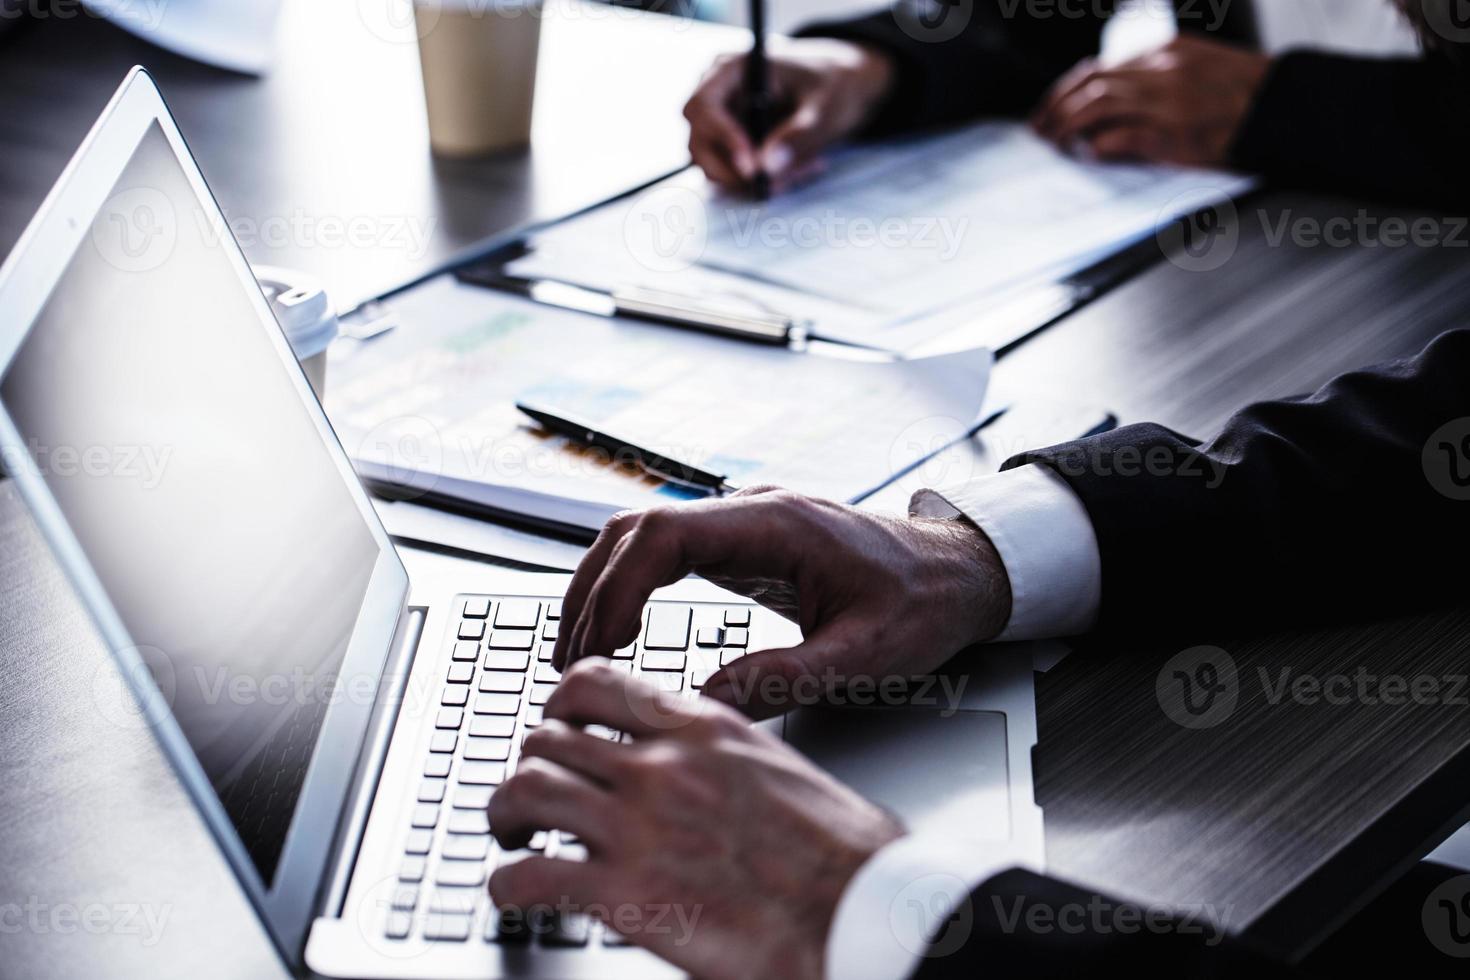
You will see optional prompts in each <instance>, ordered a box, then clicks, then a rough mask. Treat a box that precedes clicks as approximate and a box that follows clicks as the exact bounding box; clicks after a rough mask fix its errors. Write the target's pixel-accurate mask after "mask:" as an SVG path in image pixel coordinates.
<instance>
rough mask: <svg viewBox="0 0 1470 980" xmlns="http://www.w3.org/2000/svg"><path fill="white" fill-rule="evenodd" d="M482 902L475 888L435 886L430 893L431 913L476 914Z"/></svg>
mask: <svg viewBox="0 0 1470 980" xmlns="http://www.w3.org/2000/svg"><path fill="white" fill-rule="evenodd" d="M479 903H480V893H479V892H477V891H476V890H475V889H474V888H461V887H459V886H456V885H450V886H446V887H443V888H435V889H434V890H433V891H431V892H430V893H429V902H428V906H429V914H430V915H474V914H475V906H476V905H478V904H479Z"/></svg>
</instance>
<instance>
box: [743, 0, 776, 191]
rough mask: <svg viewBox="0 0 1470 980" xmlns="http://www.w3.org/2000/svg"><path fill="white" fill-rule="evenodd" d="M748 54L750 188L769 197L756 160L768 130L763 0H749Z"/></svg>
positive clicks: (768, 85)
mask: <svg viewBox="0 0 1470 980" xmlns="http://www.w3.org/2000/svg"><path fill="white" fill-rule="evenodd" d="M750 35H751V38H750V55H749V56H748V57H747V58H746V59H745V131H746V132H747V133H749V134H750V145H751V146H752V147H754V149H755V153H756V172H755V180H754V182H753V183H752V185H751V190H752V191H753V192H754V194H755V196H756V197H757V198H759V199H760V200H762V201H763V200H765V199H766V198H768V197H770V196H771V176H770V174H768V173H766V170H765V167H763V166H761V163H760V151H761V145H762V144H764V143H765V141H766V137H767V136H768V135H769V134H770V132H771V77H770V75H771V72H770V64H769V63H768V62H767V60H766V0H750Z"/></svg>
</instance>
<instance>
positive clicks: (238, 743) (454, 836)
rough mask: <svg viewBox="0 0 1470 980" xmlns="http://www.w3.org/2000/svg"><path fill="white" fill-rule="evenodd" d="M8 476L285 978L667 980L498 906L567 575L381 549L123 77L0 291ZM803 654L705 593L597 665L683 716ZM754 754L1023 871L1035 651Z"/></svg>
mask: <svg viewBox="0 0 1470 980" xmlns="http://www.w3.org/2000/svg"><path fill="white" fill-rule="evenodd" d="M0 448H3V449H4V451H5V458H6V459H7V461H9V462H10V464H11V468H12V469H13V474H12V475H13V476H14V477H15V479H16V480H17V482H18V484H19V486H20V489H21V491H22V493H23V495H24V497H25V499H26V501H27V503H28V504H29V506H30V507H31V509H32V511H33V512H34V514H35V516H36V519H37V521H38V523H39V525H40V526H41V528H42V529H43V531H44V533H45V534H46V536H47V538H48V540H49V542H50V544H51V546H52V547H53V549H54V550H55V552H56V554H57V556H58V558H59V560H60V562H61V563H62V565H63V566H64V567H65V568H66V570H67V572H68V573H69V575H70V576H71V578H72V580H73V582H74V584H75V586H76V588H77V590H78V592H79V594H80V595H81V597H82V598H83V600H84V601H85V603H86V605H87V607H88V608H89V610H90V611H91V613H92V615H93V617H94V619H95V621H96V624H97V626H98V628H99V631H100V633H101V635H102V637H103V639H104V640H105V641H106V643H107V644H108V646H109V647H110V649H111V650H112V652H113V654H114V656H115V659H116V662H117V665H118V667H119V668H120V670H121V675H122V677H123V678H124V679H125V680H126V682H127V685H128V689H129V690H130V692H131V700H130V701H129V706H130V707H131V709H132V710H134V711H136V712H138V713H140V714H141V715H142V717H143V718H144V720H145V721H146V722H147V723H148V724H149V725H150V726H151V728H152V730H153V731H154V732H155V733H156V735H157V738H158V740H159V742H160V743H161V745H162V747H163V749H164V750H165V752H166V754H167V756H168V758H169V759H170V761H171V762H172V764H173V765H174V767H175V768H176V770H177V772H178V774H179V777H180V779H181V781H182V782H183V784H184V785H185V787H186V788H187V790H188V792H189V794H190V797H191V799H192V800H193V802H194V804H195V805H196V806H197V807H198V808H199V811H200V813H201V814H202V816H203V818H204V820H205V822H206V824H207V825H208V827H209V829H210V831H211V833H212V835H213V837H214V838H215V840H216V841H217V843H218V845H219V849H220V852H221V854H222V856H223V857H224V859H225V860H226V861H228V862H229V864H230V866H231V868H232V869H233V871H234V873H235V875H236V877H237V878H238V880H239V882H240V886H241V888H242V889H243V890H244V891H245V893H246V894H247V896H248V897H249V899H250V901H251V903H252V904H253V906H254V908H255V910H256V911H257V912H258V914H259V915H260V918H261V920H262V922H263V923H264V925H265V927H266V931H267V933H268V934H269V936H270V937H271V939H272V941H273V942H274V944H275V946H276V949H277V951H278V953H279V955H280V957H281V959H282V961H283V962H284V963H285V964H286V966H287V967H288V968H289V969H290V970H291V971H293V972H297V973H302V972H308V971H309V972H314V973H317V974H321V975H327V976H340V977H500V976H556V977H583V976H586V977H592V976H628V977H650V976H659V975H664V974H671V973H673V972H674V971H673V970H672V969H671V968H669V967H668V966H667V965H665V964H663V963H661V962H660V961H658V960H656V959H654V958H653V957H652V956H651V955H649V954H647V953H646V952H644V951H642V950H641V949H639V948H638V947H637V945H636V942H630V941H629V939H628V937H624V936H621V935H618V934H617V933H615V932H613V931H611V930H609V929H608V928H606V927H605V926H604V925H603V924H602V923H599V922H597V921H594V920H592V919H590V918H588V917H587V916H585V915H581V914H579V913H577V911H576V910H574V909H573V910H562V911H561V912H558V913H556V914H546V915H537V916H532V917H530V918H520V919H517V921H516V922H515V923H511V922H509V921H503V920H502V917H501V916H500V915H499V914H498V913H497V911H496V910H495V909H493V908H492V907H491V905H490V902H489V899H488V896H487V894H486V888H485V883H486V879H487V876H488V874H489V872H490V871H491V870H493V869H494V867H495V866H496V865H497V864H498V863H500V862H504V861H510V860H517V859H519V858H520V857H521V856H523V854H521V853H511V854H505V853H501V852H500V851H499V850H498V849H497V846H496V844H495V842H494V840H493V839H492V837H491V836H490V834H489V827H488V826H487V823H486V815H485V807H486V804H487V802H488V801H489V799H490V796H491V795H492V794H493V793H494V792H495V788H496V787H497V786H498V785H499V784H500V783H501V782H502V781H503V780H504V779H505V778H506V774H507V773H508V772H510V771H513V770H514V767H515V764H516V758H517V752H518V747H519V745H520V741H521V738H522V737H523V736H524V734H525V733H526V732H527V731H528V730H530V729H532V728H534V727H535V726H536V725H538V724H539V723H540V720H541V713H542V709H543V705H544V704H545V703H546V700H547V698H548V697H550V695H551V693H552V692H553V691H554V690H555V689H556V683H557V680H558V676H557V673H556V671H555V670H554V669H553V668H552V666H551V664H550V662H549V658H550V650H551V644H552V641H553V640H554V639H555V637H556V633H557V630H558V628H559V625H560V622H561V619H560V617H561V605H560V599H559V596H560V595H561V593H562V590H563V589H564V587H565V585H566V581H567V579H566V576H564V575H537V574H528V573H521V572H512V571H507V570H504V569H500V568H496V567H492V566H488V565H483V564H479V563H475V562H468V561H462V560H454V559H448V558H445V557H443V556H439V555H426V554H423V553H415V552H408V551H405V552H404V553H403V554H400V553H399V552H398V551H397V550H396V549H395V548H394V545H393V543H392V542H391V541H390V540H389V538H388V536H387V535H386V534H385V533H384V531H383V529H382V527H381V525H380V524H379V522H378V520H377V518H376V516H375V514H374V511H373V508H372V506H371V504H370V503H369V501H368V499H367V497H366V495H365V494H364V492H363V490H362V488H361V486H360V485H359V483H358V481H357V479H356V478H355V477H354V475H353V472H352V470H351V468H350V467H349V464H348V460H347V457H346V456H345V455H344V453H343V452H342V449H341V447H340V446H339V445H338V444H337V441H336V439H335V438H334V436H333V433H332V429H331V426H330V425H329V423H328V421H327V418H326V416H325V415H324V414H323V412H322V410H321V408H320V406H319V404H318V403H317V400H316V398H315V397H314V396H313V394H312V391H311V388H310V387H309V385H308V383H307V381H306V378H305V376H304V375H303V374H302V372H301V370H300V369H299V367H298V366H297V364H296V362H295V360H294V359H293V357H292V355H291V351H290V348H289V347H288V345H287V343H286V341H285V339H284V337H283V335H282V333H281V331H280V329H279V328H278V326H277V325H276V323H275V321H274V320H273V319H272V316H271V312H270V309H269V307H268V305H267V303H266V301H265V299H264V298H263V296H262V294H261V292H260V289H259V288H258V287H257V285H256V283H255V281H254V279H253V278H252V277H251V273H250V270H249V268H248V267H247V265H246V262H245V259H244V257H243V256H242V255H241V253H240V250H239V248H238V246H237V245H236V243H235V241H234V239H233V238H232V237H231V235H230V233H229V230H228V227H227V225H226V224H225V221H224V218H223V216H222V215H221V213H220V211H219V208H218V206H217V205H216V203H215V201H214V199H213V198H212V197H211V196H210V193H209V189H208V188H207V187H206V185H205V183H204V179H203V177H202V176H201V175H200V173H199V170H198V168H197V167H196V166H195V164H194V162H193V160H192V159H191V157H190V155H189V153H188V149H187V147H186V146H185V144H184V141H183V139H182V137H181V136H180V135H179V132H178V130H177V128H176V127H175V125H174V123H173V121H172V120H171V119H170V117H169V115H168V112H167V109H166V108H165V106H164V104H163V101H162V99H161V98H160V96H159V94H158V91H157V90H156V89H155V87H154V85H153V83H152V81H151V80H150V78H149V77H148V75H147V74H146V73H145V72H143V71H142V70H141V69H135V70H134V71H133V72H132V73H131V74H130V75H129V76H128V78H127V79H126V81H125V82H124V84H123V86H122V87H121V89H119V91H118V93H117V95H116V96H115V97H114V98H113V100H112V102H111V103H110V104H109V105H108V107H107V109H106V111H105V112H104V113H103V115H102V118H101V119H100V120H99V122H98V123H97V125H96V126H95V127H94V128H93V130H92V132H91V133H90V134H89V135H88V137H87V139H86V141H85V143H84V144H83V145H82V147H81V149H80V150H78V152H77V154H76V156H75V157H74V158H73V160H72V161H71V163H70V165H69V166H68V167H67V169H66V171H65V173H64V174H63V175H62V177H61V179H60V180H59V181H58V183H57V185H56V187H55V188H54V189H53V190H52V192H51V194H50V196H49V197H48V198H47V200H46V202H45V204H44V205H43V207H42V209H41V212H40V213H39V214H38V215H37V217H36V218H35V220H34V221H33V222H32V223H31V225H30V227H29V228H28V229H27V231H26V233H25V235H24V237H23V238H22V239H21V241H20V244H18V245H17V246H16V248H15V250H14V252H13V253H12V254H11V256H10V257H9V259H8V260H7V262H6V263H5V265H4V267H3V269H0ZM797 637H798V634H797V632H796V630H795V628H794V627H793V626H792V625H791V624H790V623H788V622H786V621H785V620H783V619H781V618H779V617H777V616H775V615H773V614H771V613H769V612H768V611H766V610H764V609H762V608H760V607H757V606H753V605H751V604H750V603H748V602H746V601H744V600H743V599H741V598H739V597H737V596H734V595H731V594H729V593H726V592H722V591H720V590H718V589H716V588H714V587H713V586H711V585H709V584H707V583H704V582H699V581H692V580H691V581H686V582H682V583H679V584H678V585H675V586H673V587H671V588H669V589H666V590H663V591H661V592H660V593H659V594H658V595H657V596H656V597H655V601H654V602H652V603H650V605H649V607H648V609H647V610H646V612H645V627H644V630H643V632H642V634H641V635H640V637H639V639H638V641H637V642H636V643H634V644H633V645H631V646H630V647H629V648H627V649H625V650H621V651H618V655H617V657H616V658H615V659H614V661H613V662H614V663H616V664H619V665H621V666H622V668H623V669H624V670H627V671H628V672H630V673H638V674H641V675H642V676H644V677H646V678H647V679H648V680H650V681H651V682H652V683H656V684H658V685H660V686H662V687H663V688H664V689H666V690H669V691H676V692H680V693H681V694H683V695H686V696H690V697H693V696H697V695H698V691H699V688H700V687H701V686H702V685H703V683H704V682H705V680H706V679H707V678H708V676H709V675H710V674H711V673H712V672H713V671H715V670H717V669H718V668H719V667H720V666H721V665H723V664H727V663H729V662H730V661H731V660H733V659H735V658H738V657H742V656H747V655H749V653H750V652H752V651H754V650H757V649H759V648H760V647H767V646H784V645H787V644H790V643H791V642H793V641H794V640H796V639H797ZM773 724H775V725H777V726H779V727H781V728H782V729H783V731H784V732H785V735H786V737H787V738H789V739H791V740H792V741H793V742H795V743H796V744H798V745H800V746H802V747H803V748H805V749H806V750H807V751H808V752H809V753H810V754H812V755H813V756H814V757H815V758H816V759H817V761H818V762H819V763H820V764H822V765H824V766H826V767H827V768H829V769H830V770H831V771H833V772H835V773H836V774H838V775H839V776H840V777H842V778H843V779H845V780H847V781H849V782H851V783H852V784H854V785H855V786H856V787H857V788H858V789H859V790H861V791H862V792H864V793H866V794H867V795H869V796H870V797H871V798H873V799H875V800H877V801H878V802H880V803H883V804H884V805H887V806H889V807H891V808H892V809H894V810H896V811H897V812H898V813H900V814H901V815H902V816H903V817H904V819H905V820H906V821H907V822H908V823H909V825H910V826H913V827H916V828H929V829H935V830H942V831H944V832H946V833H951V834H958V835H967V836H971V837H976V838H983V839H987V840H989V841H991V842H992V843H999V844H1000V845H1001V846H1009V847H1011V848H1013V849H1014V851H1015V853H1016V855H1017V859H1018V861H1025V862H1027V863H1030V864H1033V865H1036V864H1040V861H1041V813H1040V811H1039V810H1038V809H1037V808H1036V806H1035V805H1034V802H1033V797H1032V789H1031V762H1030V751H1031V747H1032V746H1033V744H1034V743H1035V736H1036V733H1035V719H1034V708H1033V691H1032V675H1031V665H1030V658H1029V655H1028V653H1027V652H1026V651H1025V650H1024V649H1022V650H1010V651H1007V650H1004V649H995V650H990V651H986V653H985V654H984V655H983V657H979V656H977V657H976V665H975V666H974V667H973V669H970V670H968V671H963V670H962V671H956V672H952V673H950V674H949V675H946V677H944V678H942V679H941V680H940V681H936V682H934V683H933V684H930V685H928V687H927V688H926V687H924V686H923V685H919V686H916V687H914V688H912V689H910V691H909V693H908V695H907V697H906V698H905V700H904V701H902V702H901V703H897V704H887V705H885V706H882V707H878V706H848V707H846V708H841V709H837V708H831V707H828V708H822V709H815V708H812V709H802V710H801V711H799V712H797V713H795V714H793V715H789V716H787V717H786V718H785V719H784V720H778V721H776V722H774V723H773ZM605 734H606V735H607V736H608V737H613V738H616V737H618V734H617V733H615V732H609V733H605ZM532 848H533V849H535V850H539V851H540V852H542V853H545V854H548V855H551V856H560V857H564V858H569V859H573V860H589V859H590V860H596V859H597V856H596V855H595V854H593V855H590V856H589V855H588V854H587V853H586V851H585V848H584V846H583V845H582V843H581V842H579V841H577V840H576V839H574V838H571V837H569V836H568V835H565V834H561V833H558V832H557V831H556V830H555V829H554V828H548V829H547V831H546V832H544V833H542V834H539V835H538V836H537V839H536V840H535V841H533V842H532ZM635 940H636V937H635Z"/></svg>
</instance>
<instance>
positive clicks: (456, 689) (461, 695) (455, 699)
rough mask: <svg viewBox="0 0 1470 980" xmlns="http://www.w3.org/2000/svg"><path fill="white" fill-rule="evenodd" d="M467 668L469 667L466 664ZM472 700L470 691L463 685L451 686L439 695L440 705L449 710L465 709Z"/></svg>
mask: <svg viewBox="0 0 1470 980" xmlns="http://www.w3.org/2000/svg"><path fill="white" fill-rule="evenodd" d="M465 666H469V665H468V664H466V665H465ZM469 700H470V689H469V688H468V687H466V686H465V685H463V684H450V685H449V686H448V687H446V688H445V689H444V693H443V694H441V695H439V703H440V704H442V705H444V706H445V707H447V708H463V707H464V706H465V705H466V704H468V703H469Z"/></svg>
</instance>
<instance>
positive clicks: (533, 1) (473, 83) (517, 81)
mask: <svg viewBox="0 0 1470 980" xmlns="http://www.w3.org/2000/svg"><path fill="white" fill-rule="evenodd" d="M541 14H542V3H541V0H414V22H415V25H416V27H417V29H418V35H419V61H420V64H421V67H422V68H423V74H424V100H425V102H426V103H427V105H428V110H429V144H430V145H431V146H432V147H433V150H434V152H435V153H437V154H440V155H441V156H451V157H464V156H479V155H482V154H487V153H494V152H496V151H497V150H509V149H514V148H517V147H523V146H525V145H527V144H528V143H530V141H531V104H532V101H533V100H534V96H535V92H536V54H537V49H538V48H539V47H540V43H541Z"/></svg>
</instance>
